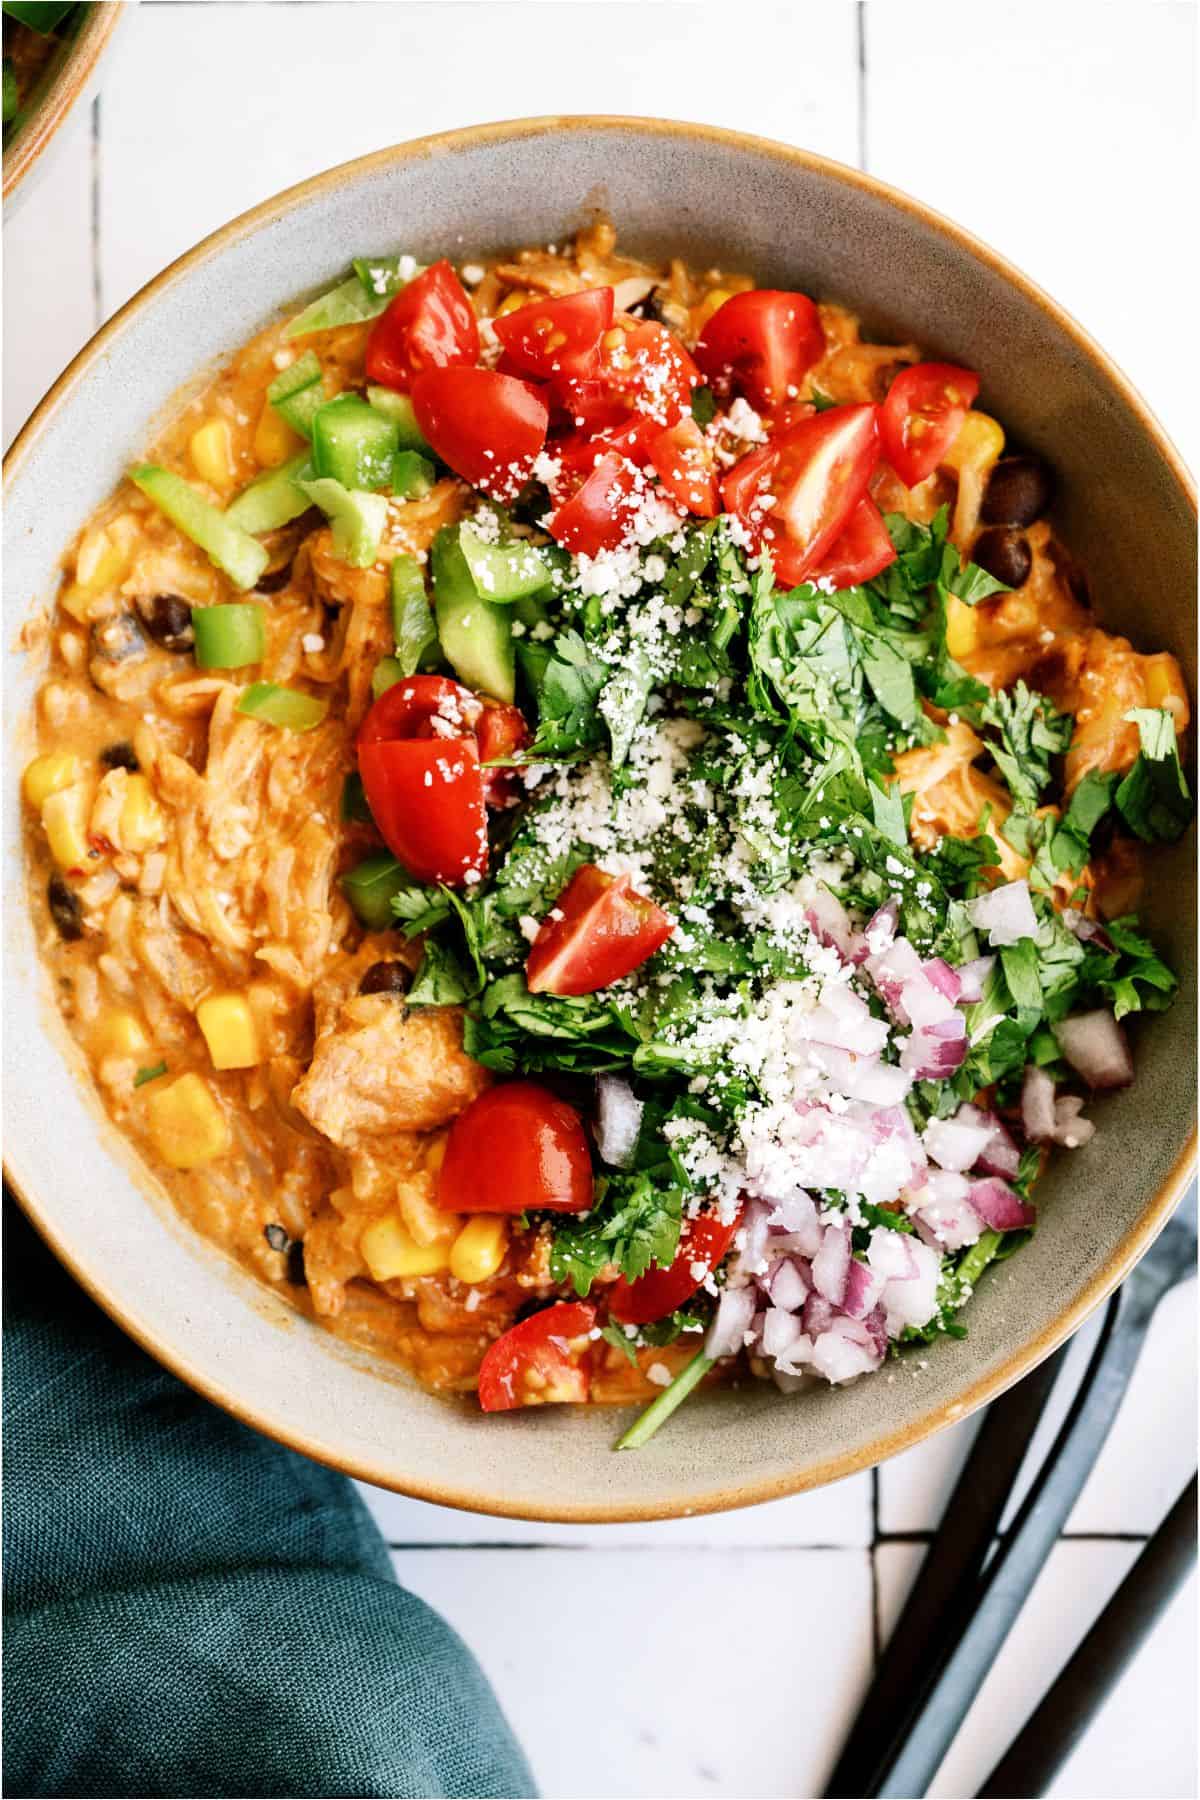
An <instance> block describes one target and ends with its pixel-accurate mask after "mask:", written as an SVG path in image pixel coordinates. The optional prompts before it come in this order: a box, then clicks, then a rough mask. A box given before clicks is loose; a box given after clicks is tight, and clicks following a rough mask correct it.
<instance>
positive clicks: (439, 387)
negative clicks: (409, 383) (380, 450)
mask: <svg viewBox="0 0 1200 1800" xmlns="http://www.w3.org/2000/svg"><path fill="white" fill-rule="evenodd" d="M412 401H413V410H414V412H415V413H416V415H417V424H418V425H419V426H420V428H421V430H422V432H423V433H424V435H425V437H426V438H427V439H428V441H429V442H430V444H432V446H433V448H434V449H435V450H436V451H437V454H438V455H439V456H440V457H441V459H442V461H443V462H444V463H448V464H449V466H450V467H451V468H452V469H453V470H454V473H455V474H456V475H461V476H462V478H463V480H464V481H469V482H470V484H471V486H472V487H478V488H482V489H483V490H484V492H485V493H488V494H492V495H494V496H495V498H496V499H497V500H511V499H512V498H513V497H514V495H515V494H517V493H518V492H519V491H520V489H521V488H522V487H524V485H525V483H526V482H527V481H528V480H529V476H530V472H531V470H532V468H533V463H534V459H535V458H536V456H537V454H538V452H539V450H540V449H541V448H542V445H543V444H544V443H545V441H546V427H547V425H548V424H549V422H550V415H549V413H548V412H547V410H546V402H545V401H544V400H543V399H542V397H541V395H540V394H538V393H536V392H535V391H534V389H533V388H531V387H530V385H529V383H528V382H526V381H518V380H517V379H516V377H515V376H513V375H500V374H497V372H496V370H495V369H433V370H431V371H430V373H429V374H427V375H422V376H421V377H420V379H419V380H417V381H416V382H414V384H413V390H412Z"/></svg>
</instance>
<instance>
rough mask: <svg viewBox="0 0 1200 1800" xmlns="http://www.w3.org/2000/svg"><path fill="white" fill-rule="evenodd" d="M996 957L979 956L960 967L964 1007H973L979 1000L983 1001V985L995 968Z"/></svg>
mask: <svg viewBox="0 0 1200 1800" xmlns="http://www.w3.org/2000/svg"><path fill="white" fill-rule="evenodd" d="M995 963H996V959H995V957H994V956H977V957H975V958H974V959H973V960H972V961H971V962H965V963H961V964H960V965H959V967H958V970H957V974H958V982H959V995H958V998H959V1001H960V1003H961V1004H962V1005H963V1006H973V1005H974V1004H975V1002H976V1001H977V1000H982V999H983V984H984V982H985V981H986V980H987V978H988V976H989V975H990V974H991V972H992V969H993V968H994V967H995Z"/></svg>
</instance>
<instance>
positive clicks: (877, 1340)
mask: <svg viewBox="0 0 1200 1800" xmlns="http://www.w3.org/2000/svg"><path fill="white" fill-rule="evenodd" d="M863 1328H864V1330H865V1331H866V1334H867V1336H868V1337H869V1338H870V1340H871V1342H872V1344H873V1345H874V1346H875V1349H876V1351H877V1352H878V1355H879V1360H880V1362H882V1361H883V1358H884V1356H885V1354H886V1353H887V1345H888V1331H887V1319H886V1318H885V1317H884V1311H883V1307H882V1305H880V1306H876V1307H874V1308H873V1309H872V1311H871V1312H869V1313H868V1314H867V1316H866V1318H865V1319H864V1320H863Z"/></svg>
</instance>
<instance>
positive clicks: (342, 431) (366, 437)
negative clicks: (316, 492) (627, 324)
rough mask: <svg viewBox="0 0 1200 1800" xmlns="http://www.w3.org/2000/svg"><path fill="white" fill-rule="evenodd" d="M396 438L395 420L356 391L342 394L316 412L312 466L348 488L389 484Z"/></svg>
mask: <svg viewBox="0 0 1200 1800" xmlns="http://www.w3.org/2000/svg"><path fill="white" fill-rule="evenodd" d="M396 441H397V432H396V426H395V424H394V422H393V421H392V420H391V419H386V418H384V416H383V414H382V413H380V412H376V410H375V408H374V407H373V406H368V405H367V403H366V401H365V400H360V399H359V397H358V395H357V394H339V395H338V397H337V399H336V400H329V401H327V402H326V403H325V405H324V406H323V407H321V409H320V411H319V412H316V413H314V415H313V421H312V449H313V467H314V468H315V469H316V471H317V474H318V476H325V475H328V476H329V477H330V478H331V479H332V480H334V481H340V482H341V484H342V486H343V487H345V488H361V489H365V490H367V491H368V492H371V491H373V490H374V489H375V488H381V487H388V486H390V485H391V481H392V473H393V467H392V465H393V464H394V462H395V460H396Z"/></svg>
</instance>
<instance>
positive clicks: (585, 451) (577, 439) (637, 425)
mask: <svg viewBox="0 0 1200 1800" xmlns="http://www.w3.org/2000/svg"><path fill="white" fill-rule="evenodd" d="M660 429H661V427H660V426H658V425H656V424H655V423H654V420H653V419H643V418H641V417H634V418H632V419H630V421H629V423H628V424H627V425H617V426H615V427H614V428H613V429H612V430H611V431H601V432H597V434H596V435H595V437H584V436H583V435H582V433H579V434H576V435H574V436H572V437H565V438H560V439H559V440H558V441H557V442H556V443H555V444H554V445H553V454H554V455H555V456H556V457H557V458H558V461H559V469H560V472H559V476H558V479H557V480H556V482H555V484H554V491H555V493H556V494H561V493H563V492H566V491H569V490H570V488H571V487H572V485H573V484H578V483H580V482H582V481H583V480H584V479H585V477H586V476H588V475H589V474H590V473H591V471H592V470H593V469H594V468H595V466H596V464H597V463H598V462H599V461H600V458H601V457H602V456H605V455H606V454H607V453H608V452H609V451H610V450H612V451H615V452H616V454H617V455H618V456H624V457H626V458H627V459H628V460H629V461H630V462H631V463H636V464H637V466H638V468H639V469H644V468H645V467H646V466H647V464H648V463H649V461H650V445H651V444H652V443H653V442H654V440H655V438H656V437H657V436H658V434H659V431H660Z"/></svg>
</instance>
